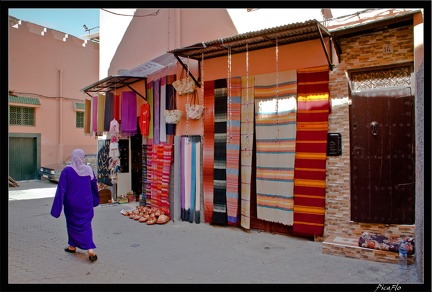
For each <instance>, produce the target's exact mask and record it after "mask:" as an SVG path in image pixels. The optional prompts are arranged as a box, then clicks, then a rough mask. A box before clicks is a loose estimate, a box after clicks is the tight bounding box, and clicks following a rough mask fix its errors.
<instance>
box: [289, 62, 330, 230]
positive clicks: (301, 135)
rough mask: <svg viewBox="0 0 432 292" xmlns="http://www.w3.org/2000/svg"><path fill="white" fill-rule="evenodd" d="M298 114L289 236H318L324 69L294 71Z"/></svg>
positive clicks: (321, 200)
mask: <svg viewBox="0 0 432 292" xmlns="http://www.w3.org/2000/svg"><path fill="white" fill-rule="evenodd" d="M297 82H298V97H297V99H298V110H297V111H298V112H297V141H296V154H295V171H294V226H293V233H296V234H302V235H308V236H312V235H322V234H323V232H324V218H325V188H326V155H327V132H328V115H329V110H330V104H329V86H328V83H329V72H328V67H327V66H322V67H315V68H307V69H302V70H298V71H297Z"/></svg>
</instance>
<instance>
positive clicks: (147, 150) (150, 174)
mask: <svg viewBox="0 0 432 292" xmlns="http://www.w3.org/2000/svg"><path fill="white" fill-rule="evenodd" d="M143 148H144V151H145V153H146V154H145V160H146V162H147V165H146V168H147V173H146V184H145V200H146V206H151V198H152V196H151V195H152V193H151V192H152V178H153V146H152V145H151V144H150V145H143Z"/></svg>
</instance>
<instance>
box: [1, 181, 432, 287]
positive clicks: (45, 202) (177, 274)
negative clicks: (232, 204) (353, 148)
mask: <svg viewBox="0 0 432 292" xmlns="http://www.w3.org/2000/svg"><path fill="white" fill-rule="evenodd" d="M19 183H20V187H18V188H14V187H10V188H9V201H8V213H9V215H8V260H9V261H8V265H7V267H8V274H7V280H8V283H9V286H10V287H9V288H13V287H14V285H15V284H86V283H89V284H120V285H108V286H107V289H106V290H110V289H120V290H119V291H129V290H131V289H134V288H127V287H128V284H140V286H138V287H141V288H139V290H149V289H148V288H146V285H149V284H227V285H228V286H230V284H245V285H240V286H241V287H240V286H239V287H237V286H236V287H237V288H236V290H241V289H242V288H243V287H249V286H248V285H247V284H280V285H277V286H274V287H273V286H272V287H271V290H277V289H278V288H279V287H280V288H282V289H283V290H284V291H286V290H290V289H289V287H290V285H293V284H298V286H299V287H298V288H300V289H301V290H310V291H322V290H325V289H327V290H328V287H327V288H325V287H324V285H322V284H337V285H332V287H331V290H335V291H336V290H338V289H342V290H347V291H353V290H356V291H401V292H403V291H414V290H416V291H430V286H429V287H425V286H424V284H423V283H421V282H420V281H419V277H418V275H417V272H416V269H415V268H414V267H410V268H409V269H408V270H401V269H399V268H398V266H397V265H396V264H389V263H378V262H372V261H366V260H358V259H350V258H344V257H339V256H332V255H326V254H323V253H322V244H321V243H319V242H313V241H311V240H308V239H304V238H298V237H292V236H287V235H280V234H272V233H267V232H260V231H258V230H250V231H245V230H243V229H242V228H238V227H228V226H214V225H211V224H208V223H199V224H197V223H189V222H185V221H178V220H175V221H172V220H171V221H169V222H168V223H167V224H165V225H157V224H155V225H146V224H145V223H139V222H138V221H135V220H132V219H129V217H126V216H123V215H121V213H120V211H121V210H123V209H124V210H127V209H132V208H135V206H136V205H137V204H138V203H128V204H116V205H100V206H98V207H96V208H95V218H94V219H93V233H94V241H95V243H96V246H97V248H96V249H95V251H96V254H97V255H98V260H97V261H96V262H93V263H91V262H89V260H88V256H87V253H86V251H82V250H78V251H77V253H76V254H69V253H66V252H64V251H63V249H64V248H65V247H66V246H67V234H66V224H65V218H64V215H63V213H62V215H61V216H60V218H58V219H56V218H54V217H52V216H51V215H50V210H51V204H52V200H53V196H54V193H55V189H56V184H54V183H50V182H46V181H29V182H19ZM32 194H33V196H34V198H32ZM2 261H3V260H2ZM2 270H3V271H4V269H2ZM5 279H6V277H5V276H3V277H2V281H1V282H2V286H3V285H4V283H5ZM341 284H346V285H348V287H347V286H345V285H341ZM142 285H144V286H142ZM380 285H381V286H380ZM392 285H394V286H392ZM429 285H430V283H429ZM158 286H159V285H158ZM211 286H213V285H211ZM224 286H225V285H224ZM254 286H255V285H254ZM351 286H352V287H351ZM30 287H34V285H31V286H30ZM108 287H109V288H108ZM164 287H165V286H161V287H158V288H157V289H156V290H158V291H161V290H163V288H164ZM174 287H175V288H174ZM179 287H180V288H179ZM189 287H190V288H189ZM198 287H200V289H198V290H199V291H204V290H207V289H203V287H201V285H198ZM218 287H219V286H216V289H217V288H218ZM258 287H259V286H258ZM2 288H3V287H2ZM27 288H28V287H27ZM167 288H171V289H169V290H168V291H171V290H178V289H181V286H178V285H174V286H171V285H168V287H167ZM194 288H196V285H188V289H190V290H194ZM219 288H220V290H227V289H226V288H225V287H219ZM250 288H251V289H252V286H251V287H250ZM262 288H264V289H263V290H264V291H266V290H270V289H269V288H270V287H267V286H266V288H265V287H262ZM390 288H392V289H393V290H390ZM423 288H424V290H423ZM1 290H2V291H4V290H8V289H7V288H6V289H1ZM26 290H27V291H28V290H31V288H30V289H26ZM80 290H82V289H80Z"/></svg>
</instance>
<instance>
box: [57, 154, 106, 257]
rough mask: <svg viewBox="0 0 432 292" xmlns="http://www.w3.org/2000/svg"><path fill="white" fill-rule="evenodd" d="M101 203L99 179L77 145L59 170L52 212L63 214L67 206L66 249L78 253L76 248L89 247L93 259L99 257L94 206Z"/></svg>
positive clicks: (86, 248) (89, 253)
mask: <svg viewBox="0 0 432 292" xmlns="http://www.w3.org/2000/svg"><path fill="white" fill-rule="evenodd" d="M97 205H99V192H98V186H97V179H96V176H95V174H94V172H93V169H92V168H91V167H90V166H89V165H86V164H84V151H83V150H81V149H75V150H74V151H73V152H72V156H71V163H70V165H68V166H67V167H65V168H64V169H63V171H62V172H61V174H60V179H59V182H58V186H57V190H56V194H55V197H54V202H53V205H52V208H51V215H52V216H53V217H55V218H58V217H60V214H61V211H62V207H63V206H64V215H65V217H66V227H67V233H68V238H69V239H68V244H69V246H68V247H67V248H65V251H66V252H69V253H75V251H76V249H77V248H79V249H82V250H87V252H88V256H89V260H90V261H91V262H93V261H95V260H97V255H96V254H95V252H94V251H93V249H94V248H96V245H95V244H94V242H93V231H92V226H91V223H92V219H93V216H94V210H93V208H94V207H96V206H97Z"/></svg>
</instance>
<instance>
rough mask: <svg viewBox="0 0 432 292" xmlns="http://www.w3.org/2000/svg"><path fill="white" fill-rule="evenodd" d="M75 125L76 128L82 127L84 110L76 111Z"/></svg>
mask: <svg viewBox="0 0 432 292" xmlns="http://www.w3.org/2000/svg"><path fill="white" fill-rule="evenodd" d="M75 116H76V118H75V125H76V127H77V128H84V112H76V115H75Z"/></svg>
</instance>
